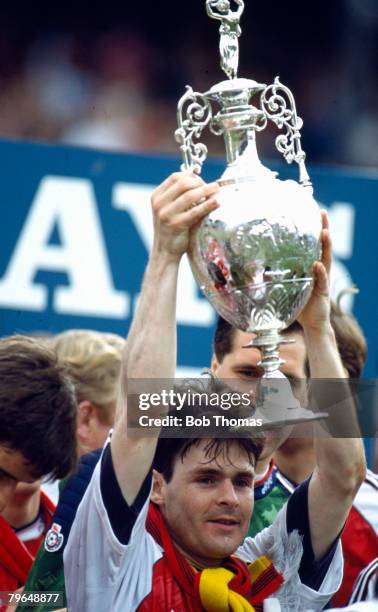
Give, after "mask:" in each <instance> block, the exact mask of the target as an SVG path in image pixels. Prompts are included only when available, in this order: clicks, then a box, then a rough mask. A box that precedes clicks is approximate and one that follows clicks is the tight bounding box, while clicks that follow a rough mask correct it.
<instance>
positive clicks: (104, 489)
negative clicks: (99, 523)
mask: <svg viewBox="0 0 378 612" xmlns="http://www.w3.org/2000/svg"><path fill="white" fill-rule="evenodd" d="M151 482H152V471H150V472H149V473H148V474H147V476H146V478H145V479H144V482H143V484H142V486H141V488H140V491H139V493H138V495H137V496H136V498H135V501H134V502H133V503H132V504H131V506H129V505H128V503H127V502H126V500H125V498H124V497H123V494H122V491H121V489H120V486H119V484H118V480H117V476H116V474H115V470H114V465H113V458H112V453H111V447H110V444H108V445H107V446H106V448H105V450H104V452H103V455H102V459H101V476H100V487H101V495H102V499H103V502H104V505H105V508H106V511H107V513H108V517H109V520H110V524H111V526H112V529H113V531H114V534H115V536H116V538H117V539H118V540H119V541H120V542H121V544H128V543H129V540H130V536H131V532H132V530H133V527H134V525H135V522H136V520H137V518H138V515H139V514H140V512H141V510H142V508H143V506H144V504H145V502H146V500H147V498H148V496H149V494H150V490H151Z"/></svg>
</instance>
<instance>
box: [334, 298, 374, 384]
mask: <svg viewBox="0 0 378 612" xmlns="http://www.w3.org/2000/svg"><path fill="white" fill-rule="evenodd" d="M331 325H332V327H333V330H334V332H335V337H336V342H337V347H338V349H339V353H340V357H341V361H342V362H343V365H344V367H345V369H346V370H347V371H348V374H349V376H350V377H351V378H360V376H361V373H362V370H363V367H364V365H365V362H366V358H367V343H366V339H365V336H364V334H363V331H362V329H361V327H360V326H359V324H358V323H357V321H356V319H355V318H354V317H353V316H352V315H351V314H347V313H346V312H344V311H343V310H342V309H341V307H340V306H339V305H338V304H337V303H335V302H331Z"/></svg>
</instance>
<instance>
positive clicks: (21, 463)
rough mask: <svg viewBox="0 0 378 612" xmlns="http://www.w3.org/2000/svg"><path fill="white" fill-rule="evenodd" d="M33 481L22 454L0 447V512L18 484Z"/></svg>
mask: <svg viewBox="0 0 378 612" xmlns="http://www.w3.org/2000/svg"><path fill="white" fill-rule="evenodd" d="M35 480H36V478H35V477H34V476H33V474H32V470H31V466H30V464H29V463H28V462H27V461H26V459H25V457H24V456H23V454H22V453H21V452H20V451H17V450H13V449H11V448H8V447H7V446H3V445H0V512H2V511H3V510H4V508H5V506H6V505H7V503H8V500H9V499H10V498H11V497H12V495H13V493H14V492H15V489H16V485H17V483H18V482H27V483H32V482H34V481H35Z"/></svg>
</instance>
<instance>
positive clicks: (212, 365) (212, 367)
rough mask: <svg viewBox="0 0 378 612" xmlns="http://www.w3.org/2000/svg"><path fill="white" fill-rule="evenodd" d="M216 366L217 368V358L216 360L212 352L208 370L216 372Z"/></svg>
mask: <svg viewBox="0 0 378 612" xmlns="http://www.w3.org/2000/svg"><path fill="white" fill-rule="evenodd" d="M218 368H219V363H218V360H217V358H216V356H215V353H213V354H212V357H211V364H210V370H211V371H212V372H213V374H216V373H217V370H218Z"/></svg>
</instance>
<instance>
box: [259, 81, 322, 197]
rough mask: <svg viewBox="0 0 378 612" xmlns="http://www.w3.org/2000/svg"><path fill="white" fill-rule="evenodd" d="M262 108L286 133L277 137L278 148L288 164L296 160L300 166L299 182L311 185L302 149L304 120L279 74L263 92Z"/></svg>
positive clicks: (305, 185)
mask: <svg viewBox="0 0 378 612" xmlns="http://www.w3.org/2000/svg"><path fill="white" fill-rule="evenodd" d="M261 110H262V111H263V112H264V114H265V115H266V117H267V118H268V119H270V120H271V121H273V123H275V124H276V126H277V127H278V128H279V129H280V130H281V129H282V128H285V129H286V132H285V134H280V135H279V136H277V138H276V147H277V150H278V151H279V152H280V153H282V155H283V156H284V158H285V159H286V161H287V163H288V164H291V163H292V162H293V161H295V162H296V163H297V164H298V166H299V182H300V183H301V185H303V186H304V187H311V186H312V185H311V180H310V177H309V175H308V173H307V170H306V166H305V159H306V153H305V152H304V151H303V149H302V145H301V134H300V129H301V128H302V126H303V121H302V119H301V118H300V117H298V115H297V109H296V106H295V101H294V96H293V94H292V93H291V91H290V89H289V88H288V87H286V85H283V84H282V83H281V82H280V79H279V77H278V76H277V77H276V78H275V79H274V83H273V84H272V85H268V87H266V88H265V89H264V91H263V92H262V94H261Z"/></svg>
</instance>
